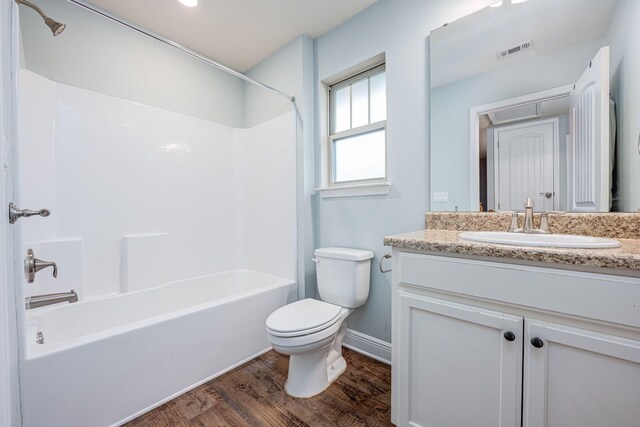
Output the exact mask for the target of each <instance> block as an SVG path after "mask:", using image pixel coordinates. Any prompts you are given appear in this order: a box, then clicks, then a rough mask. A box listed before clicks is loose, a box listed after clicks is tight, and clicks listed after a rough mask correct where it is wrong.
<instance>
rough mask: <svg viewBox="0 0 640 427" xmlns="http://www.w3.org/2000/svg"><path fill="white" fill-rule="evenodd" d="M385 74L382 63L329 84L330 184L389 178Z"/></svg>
mask: <svg viewBox="0 0 640 427" xmlns="http://www.w3.org/2000/svg"><path fill="white" fill-rule="evenodd" d="M385 77H386V76H385V66H384V65H380V66H377V67H375V68H372V69H370V70H367V71H365V72H363V73H360V74H358V75H356V76H353V77H351V78H349V79H346V80H343V81H341V82H339V83H336V84H333V85H331V86H330V87H329V163H330V164H329V169H330V171H329V185H330V186H339V185H347V184H362V183H367V182H380V181H386V177H387V165H386V123H387V121H386V120H387V105H386V104H387V102H386V101H387V99H386V98H387V97H386V79H385ZM387 191H388V190H387Z"/></svg>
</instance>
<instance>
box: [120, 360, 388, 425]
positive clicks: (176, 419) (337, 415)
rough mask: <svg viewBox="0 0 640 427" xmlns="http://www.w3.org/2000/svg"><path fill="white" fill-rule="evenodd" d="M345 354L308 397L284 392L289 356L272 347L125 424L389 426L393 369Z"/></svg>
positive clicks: (374, 361)
mask: <svg viewBox="0 0 640 427" xmlns="http://www.w3.org/2000/svg"><path fill="white" fill-rule="evenodd" d="M343 354H344V357H345V359H346V361H347V370H346V372H345V373H344V374H342V375H341V376H340V378H338V379H337V380H336V381H335V382H334V383H333V384H331V387H329V388H328V389H327V390H325V391H324V392H323V393H321V394H320V395H318V396H315V397H312V398H310V399H294V398H292V397H289V396H287V394H286V393H285V392H284V389H283V386H284V382H285V380H286V378H287V370H288V364H289V359H288V358H287V357H286V356H282V355H280V354H278V353H276V352H274V351H270V352H268V353H266V354H264V355H262V356H260V357H258V358H257V359H254V360H252V361H250V362H248V363H246V364H244V365H242V366H240V367H238V368H236V369H234V370H232V371H230V372H227V373H226V374H224V375H221V376H220V377H218V378H215V379H213V380H211V381H209V382H208V383H206V384H203V385H201V386H200V387H198V388H195V389H193V390H191V391H190V392H188V393H185V394H183V395H182V396H180V397H177V398H176V399H174V400H172V401H170V402H167V403H165V404H164V405H162V406H160V407H158V408H156V409H154V410H153V411H150V412H148V413H146V414H144V415H142V416H140V417H138V418H136V419H135V420H133V421H131V422H129V423H127V424H125V425H126V426H128V427H133V426H136V427H138V426H149V427H151V426H152V427H159V426H250V427H254V426H391V425H392V424H391V420H390V416H391V403H390V401H391V368H390V367H389V366H388V365H385V364H384V363H381V362H378V361H376V360H373V359H371V358H368V357H366V356H363V355H361V354H359V353H356V352H354V351H351V350H348V349H344V351H343Z"/></svg>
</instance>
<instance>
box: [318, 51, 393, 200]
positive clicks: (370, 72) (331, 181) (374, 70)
mask: <svg viewBox="0 0 640 427" xmlns="http://www.w3.org/2000/svg"><path fill="white" fill-rule="evenodd" d="M386 71H387V70H386V64H385V63H381V64H377V65H375V66H373V67H369V68H367V69H366V70H364V71H361V72H358V73H356V74H354V75H352V76H350V77H348V78H345V79H343V80H340V81H338V82H336V83H333V84H331V85H327V99H328V101H329V102H328V103H327V118H328V120H327V128H328V129H327V139H328V141H327V142H328V144H327V150H328V153H327V155H328V156H327V160H328V161H327V169H328V170H327V171H326V173H327V184H328V187H329V188H330V189H336V188H344V187H351V186H362V185H367V184H374V185H375V184H385V185H387V186H388V185H389V184H388V183H387V179H388V176H389V171H388V146H387V120H386V118H385V120H380V121H377V122H374V123H370V120H371V81H370V78H371V77H373V76H376V75H378V74H382V73H386ZM365 79H366V81H367V97H368V99H367V106H368V121H369V123H367V124H366V125H362V126H358V127H355V128H352V127H351V123H352V120H353V117H352V115H353V108H352V100H353V98H352V92H351V91H349V126H350V128H349V129H347V130H343V131H339V132H334V131H333V126H334V123H335V113H336V99H335V93H337V91H338V90H340V89H342V88H345V87H347V86H352V85H353V84H355V83H357V82H360V81H363V80H365ZM386 89H387V85H386V76H385V95H386ZM386 107H387V103H386V96H385V112H386ZM385 117H386V113H385ZM381 130H383V131H384V176H381V177H374V178H363V179H356V180H348V181H336V180H335V174H336V171H335V169H336V167H335V165H336V153H335V142H336V141H337V140H340V139H344V138H349V137H353V136H358V135H366V134H368V133H373V132H377V131H381ZM387 192H388V188H387V191H384V194H386V193H387Z"/></svg>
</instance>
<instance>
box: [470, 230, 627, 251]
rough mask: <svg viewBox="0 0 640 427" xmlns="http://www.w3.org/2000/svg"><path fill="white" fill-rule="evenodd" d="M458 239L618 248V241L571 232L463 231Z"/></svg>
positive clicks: (565, 246) (550, 245)
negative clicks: (577, 234)
mask: <svg viewBox="0 0 640 427" xmlns="http://www.w3.org/2000/svg"><path fill="white" fill-rule="evenodd" d="M459 237H460V239H463V240H469V241H473V242H482V243H497V244H500V245H512V246H545V247H552V248H582V249H605V248H618V247H620V242H618V241H617V240H613V239H606V238H603V237H590V236H576V235H573V234H528V233H508V232H503V231H465V232H463V233H460V235H459Z"/></svg>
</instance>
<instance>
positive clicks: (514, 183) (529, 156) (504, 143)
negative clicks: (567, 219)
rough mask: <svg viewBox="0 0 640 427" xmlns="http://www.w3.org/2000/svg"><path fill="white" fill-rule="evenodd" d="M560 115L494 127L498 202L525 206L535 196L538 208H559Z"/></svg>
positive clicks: (512, 207)
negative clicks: (557, 169) (558, 151)
mask: <svg viewBox="0 0 640 427" xmlns="http://www.w3.org/2000/svg"><path fill="white" fill-rule="evenodd" d="M557 123H558V121H557V119H552V120H542V121H536V122H528V123H523V124H519V125H512V126H504V127H499V128H495V130H494V174H495V190H496V191H495V206H496V207H497V209H498V210H502V211H504V210H514V211H515V210H520V211H521V210H523V208H524V201H525V200H526V199H527V198H528V197H531V198H532V199H533V200H534V201H535V204H536V210H540V211H552V210H557V209H558V203H557V199H558V197H557V194H556V191H555V188H556V185H557V182H556V181H557V172H556V162H557V153H556V147H557V145H558V144H557V135H558V124H557Z"/></svg>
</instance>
